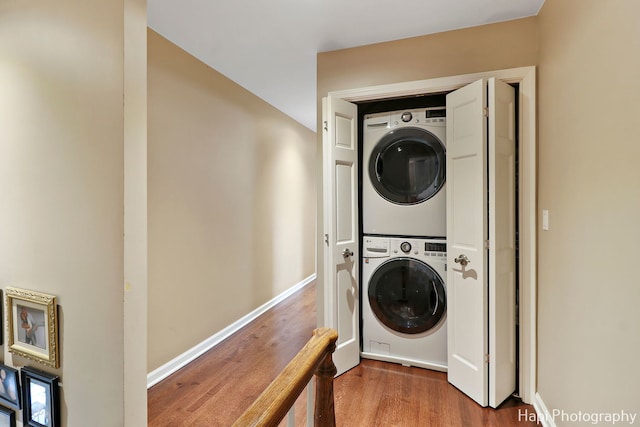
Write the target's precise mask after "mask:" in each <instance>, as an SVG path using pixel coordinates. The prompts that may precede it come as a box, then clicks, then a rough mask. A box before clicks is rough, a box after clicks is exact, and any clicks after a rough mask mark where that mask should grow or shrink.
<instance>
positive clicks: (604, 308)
mask: <svg viewBox="0 0 640 427" xmlns="http://www.w3.org/2000/svg"><path fill="white" fill-rule="evenodd" d="M639 16H640V2H636V1H631V0H611V1H606V2H602V1H598V0H546V2H545V4H544V7H543V8H542V11H541V13H540V14H539V17H538V21H539V33H540V62H539V64H540V68H539V75H538V76H539V104H538V111H539V204H538V206H539V208H540V209H548V210H549V217H550V220H549V221H550V230H549V231H539V234H538V236H539V270H538V272H539V283H538V287H539V294H538V295H539V309H538V319H539V330H538V340H539V343H538V345H539V353H538V368H539V369H538V371H539V375H538V389H539V392H540V395H541V397H542V399H543V401H544V402H545V404H546V405H547V406H548V407H549V409H550V410H553V409H558V410H564V411H568V412H575V411H580V410H581V411H583V412H584V411H589V412H593V411H599V412H604V411H620V410H626V411H628V412H629V411H634V412H638V415H639V416H640V368H638V365H637V361H638V354H640V314H638V313H639V311H638V302H639V301H640V280H639V279H638V276H637V274H636V271H635V270H636V266H637V265H638V261H637V257H638V250H637V243H638V242H639V241H640V226H639V225H638V218H640V167H638V158H640V142H639V139H638V131H637V129H636V127H637V125H638V118H639V117H640V107H638V95H640V83H639V82H640V80H638V76H640V55H639V52H640V25H639V21H638V17H639ZM556 421H558V420H556ZM558 425H569V424H566V423H562V422H558ZM570 425H575V424H570Z"/></svg>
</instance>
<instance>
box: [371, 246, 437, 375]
mask: <svg viewBox="0 0 640 427" xmlns="http://www.w3.org/2000/svg"><path fill="white" fill-rule="evenodd" d="M446 250H447V245H446V240H444V239H417V238H395V237H377V236H365V237H364V238H363V248H362V251H363V257H362V283H363V286H362V287H361V289H362V352H361V355H362V357H364V358H368V359H376V360H382V361H386V362H394V363H400V364H403V365H409V366H418V367H422V368H428V369H433V370H437V371H443V372H446V370H447V324H446V315H447V296H446V262H447V260H446V258H447V254H446Z"/></svg>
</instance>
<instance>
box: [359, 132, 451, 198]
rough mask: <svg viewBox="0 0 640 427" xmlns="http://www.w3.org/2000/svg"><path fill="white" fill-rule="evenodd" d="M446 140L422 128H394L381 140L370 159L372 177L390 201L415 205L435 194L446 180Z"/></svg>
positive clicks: (381, 192)
mask: <svg viewBox="0 0 640 427" xmlns="http://www.w3.org/2000/svg"><path fill="white" fill-rule="evenodd" d="M445 164H446V154H445V148H444V145H443V144H442V142H441V141H440V140H439V139H438V138H437V137H436V136H435V135H434V134H432V133H431V132H429V131H427V130H424V129H420V128H412V127H408V128H401V129H397V130H392V131H391V132H389V133H387V134H386V135H385V136H384V137H382V138H381V139H380V141H379V142H378V144H376V146H375V147H374V149H373V152H372V153H371V157H370V158H369V177H370V178H371V183H372V184H373V187H374V188H375V189H376V191H377V192H378V194H380V195H381V196H382V197H384V198H385V199H387V200H388V201H390V202H392V203H396V204H401V205H405V204H408V205H413V204H416V203H420V202H424V201H425V200H429V199H430V198H431V197H433V196H435V195H436V194H437V193H438V191H440V189H441V188H442V186H443V185H444V182H445Z"/></svg>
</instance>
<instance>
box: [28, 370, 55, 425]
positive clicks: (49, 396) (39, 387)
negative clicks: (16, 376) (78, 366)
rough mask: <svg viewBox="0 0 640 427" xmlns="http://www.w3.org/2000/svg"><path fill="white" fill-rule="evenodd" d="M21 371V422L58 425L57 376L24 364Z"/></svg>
mask: <svg viewBox="0 0 640 427" xmlns="http://www.w3.org/2000/svg"><path fill="white" fill-rule="evenodd" d="M21 373H22V401H23V403H24V407H23V408H22V424H23V425H24V426H25V427H27V426H28V427H59V426H60V390H59V385H58V379H59V378H58V376H56V375H51V374H47V373H45V372H41V371H38V370H35V369H33V368H30V367H28V366H25V367H24V368H22V369H21Z"/></svg>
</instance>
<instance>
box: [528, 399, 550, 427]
mask: <svg viewBox="0 0 640 427" xmlns="http://www.w3.org/2000/svg"><path fill="white" fill-rule="evenodd" d="M533 409H535V410H536V414H538V420H539V421H540V424H542V426H543V427H556V422H555V421H554V419H553V416H552V415H551V412H549V409H547V405H545V404H544V401H543V400H542V397H541V396H540V393H536V394H535V395H534V397H533Z"/></svg>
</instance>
